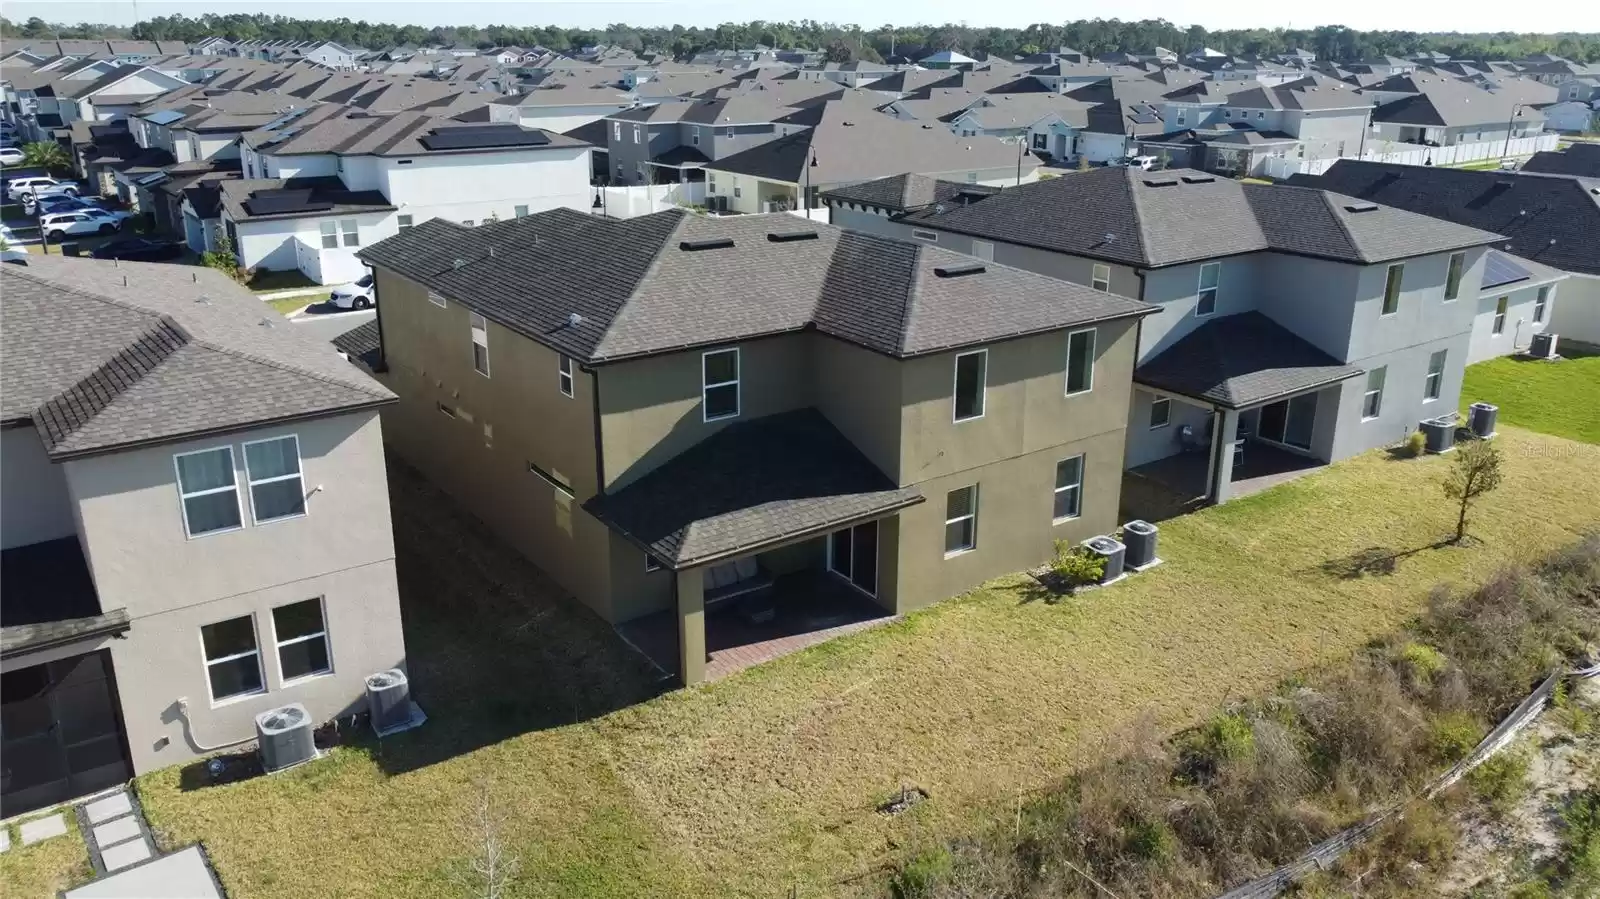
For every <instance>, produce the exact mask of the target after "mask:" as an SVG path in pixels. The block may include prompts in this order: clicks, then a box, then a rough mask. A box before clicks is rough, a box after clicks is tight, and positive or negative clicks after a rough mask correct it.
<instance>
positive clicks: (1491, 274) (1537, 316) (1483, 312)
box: [1467, 250, 1569, 365]
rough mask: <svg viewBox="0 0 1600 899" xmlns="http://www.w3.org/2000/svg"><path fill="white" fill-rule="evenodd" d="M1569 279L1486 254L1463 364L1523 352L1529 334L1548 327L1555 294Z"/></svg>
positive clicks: (1507, 257) (1511, 258) (1501, 255)
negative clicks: (1470, 335)
mask: <svg viewBox="0 0 1600 899" xmlns="http://www.w3.org/2000/svg"><path fill="white" fill-rule="evenodd" d="M1568 279H1569V276H1568V275H1567V273H1566V272H1563V271H1561V270H1560V269H1554V268H1551V267H1549V266H1547V265H1540V264H1539V263H1537V262H1529V261H1528V260H1526V259H1520V258H1518V257H1516V256H1513V255H1511V254H1510V253H1503V252H1501V251H1499V250H1490V251H1489V255H1488V257H1487V259H1486V260H1485V262H1484V267H1483V281H1482V283H1481V284H1480V285H1479V288H1478V314H1477V316H1476V317H1474V318H1473V320H1472V342H1471V345H1470V346H1469V347H1468V349H1467V364H1468V365H1471V364H1473V363H1474V362H1482V361H1484V360H1486V359H1494V358H1496V357H1498V356H1510V355H1513V354H1515V353H1521V352H1524V351H1526V350H1527V349H1528V345H1529V344H1530V343H1531V342H1532V341H1533V335H1535V334H1538V333H1541V332H1543V331H1545V330H1547V329H1548V328H1549V327H1550V319H1551V317H1552V316H1553V315H1554V314H1555V308H1556V290H1557V288H1558V287H1560V285H1561V284H1562V282H1564V281H1567V280H1568Z"/></svg>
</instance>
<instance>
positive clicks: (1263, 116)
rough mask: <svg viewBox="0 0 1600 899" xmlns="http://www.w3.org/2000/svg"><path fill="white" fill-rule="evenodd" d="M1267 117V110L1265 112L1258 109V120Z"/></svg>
mask: <svg viewBox="0 0 1600 899" xmlns="http://www.w3.org/2000/svg"><path fill="white" fill-rule="evenodd" d="M1266 117H1267V114H1266V113H1265V112H1263V111H1261V110H1256V121H1260V120H1262V119H1264V118H1266Z"/></svg>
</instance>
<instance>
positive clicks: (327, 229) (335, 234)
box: [317, 222, 339, 250]
mask: <svg viewBox="0 0 1600 899" xmlns="http://www.w3.org/2000/svg"><path fill="white" fill-rule="evenodd" d="M317 228H318V229H319V230H320V231H321V232H322V248H323V249H324V250H337V249H339V223H338V222H320V223H319V224H318V225H317Z"/></svg>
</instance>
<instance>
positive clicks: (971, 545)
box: [944, 482, 978, 559]
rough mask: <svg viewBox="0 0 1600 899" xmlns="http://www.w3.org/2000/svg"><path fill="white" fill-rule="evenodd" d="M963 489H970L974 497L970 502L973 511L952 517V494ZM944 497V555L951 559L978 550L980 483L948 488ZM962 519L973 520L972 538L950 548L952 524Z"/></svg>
mask: <svg viewBox="0 0 1600 899" xmlns="http://www.w3.org/2000/svg"><path fill="white" fill-rule="evenodd" d="M963 490H965V491H969V492H970V495H971V497H972V502H971V504H970V508H971V511H969V512H967V514H965V515H957V516H956V517H955V518H951V517H950V494H952V493H959V492H961V491H963ZM944 497H945V500H944V502H945V506H944V540H945V544H944V557H945V558H946V559H950V558H954V557H956V556H964V555H966V554H967V553H970V552H977V551H978V485H977V483H976V482H974V483H971V484H968V485H966V486H965V487H957V488H956V489H954V490H947V491H945V495H944ZM960 521H971V522H972V538H971V540H969V541H968V542H967V545H966V546H963V547H959V548H957V549H951V548H950V525H952V524H955V523H957V522H960Z"/></svg>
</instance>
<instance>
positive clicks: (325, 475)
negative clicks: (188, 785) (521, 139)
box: [0, 256, 406, 817]
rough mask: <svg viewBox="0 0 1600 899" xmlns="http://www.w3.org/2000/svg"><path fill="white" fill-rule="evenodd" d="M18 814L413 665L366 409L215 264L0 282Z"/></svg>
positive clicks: (1, 739) (189, 755) (378, 398)
mask: <svg viewBox="0 0 1600 899" xmlns="http://www.w3.org/2000/svg"><path fill="white" fill-rule="evenodd" d="M0 293H3V295H4V300H3V302H4V315H5V329H4V333H3V335H0V342H3V350H0V395H3V407H0V441H3V446H0V480H3V483H0V504H3V505H0V579H3V584H0V681H3V686H4V691H3V693H4V714H5V731H4V733H3V735H0V744H3V745H0V757H3V758H4V760H5V779H4V784H3V789H0V816H3V817H11V816H13V815H16V814H20V813H23V812H26V811H29V810H32V809H35V808H40V807H43V806H47V805H52V804H55V803H59V802H63V801H66V800H69V799H73V798H76V797H78V796H82V795H85V794H87V793H91V792H94V791H97V790H101V789H105V788H107V787H110V786H113V785H117V784H121V783H123V782H125V781H127V780H128V779H129V778H131V777H132V776H134V775H136V774H140V773H143V772H145V771H150V770H153V769H156V768H162V767H165V766H168V765H172V764H177V763H181V762H186V761H189V760H190V759H193V758H195V757H196V756H197V755H203V754H206V753H209V752H211V751H215V750H217V749H221V748H224V747H231V746H236V745H238V744H239V743H241V742H248V741H249V740H251V739H253V737H254V733H255V732H254V724H253V722H254V718H255V716H256V715H257V714H258V713H261V712H263V711H266V710H268V709H272V708H277V707H280V706H283V705H285V704H288V703H291V702H296V703H303V704H304V705H305V706H306V708H307V709H308V710H309V711H310V712H311V713H312V715H313V716H314V717H315V719H316V720H317V721H318V722H321V721H326V720H329V719H331V718H333V717H335V716H338V715H342V714H345V713H348V712H350V711H353V710H357V709H360V708H363V707H364V700H363V693H364V677H365V676H366V675H367V674H370V673H372V672H375V671H382V670H386V669H389V668H393V667H396V666H404V664H405V661H406V652H405V643H404V639H403V636H402V633H401V628H400V611H399V605H398V593H397V588H396V582H395V568H394V538H393V533H392V530H391V528H390V523H389V496H388V486H387V478H386V474H385V470H384V456H383V443H382V431H381V429H380V425H379V420H378V409H379V407H382V406H385V405H388V404H389V403H391V402H393V401H394V400H395V397H394V394H392V393H390V392H389V391H388V390H386V389H385V388H384V387H382V386H381V385H379V384H378V383H377V382H375V381H373V380H372V379H371V378H370V377H368V376H367V375H365V374H362V373H361V372H360V371H358V370H357V369H355V368H354V367H352V366H350V365H349V364H348V363H346V362H345V361H344V360H342V359H341V358H340V357H339V355H338V353H337V352H336V351H335V350H334V349H333V348H332V347H331V346H330V345H328V344H326V343H323V342H322V341H320V340H317V339H316V338H314V337H312V336H310V335H308V334H306V333H304V332H303V331H300V330H298V329H296V328H294V327H293V326H291V325H290V323H288V322H287V321H285V320H283V319H282V318H281V317H280V316H278V315H277V314H276V313H274V312H272V311H271V310H268V309H266V308H265V307H264V306H263V305H262V303H261V301H260V300H258V299H257V298H255V297H254V296H253V295H252V294H250V293H248V292H246V291H245V290H244V289H243V288H241V287H239V286H238V285H236V284H234V283H233V282H232V281H231V280H229V279H227V278H226V277H224V276H223V275H221V274H220V273H218V272H215V271H212V270H209V269H204V268H195V267H192V266H178V265H165V264H146V263H129V262H123V263H120V264H113V263H112V262H102V261H98V260H89V259H74V258H62V257H59V256H30V257H28V260H27V263H26V265H17V264H10V263H8V264H6V265H4V266H0Z"/></svg>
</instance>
